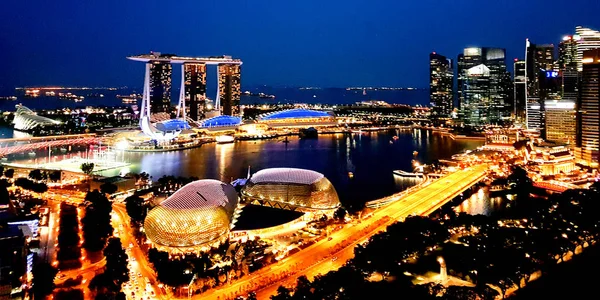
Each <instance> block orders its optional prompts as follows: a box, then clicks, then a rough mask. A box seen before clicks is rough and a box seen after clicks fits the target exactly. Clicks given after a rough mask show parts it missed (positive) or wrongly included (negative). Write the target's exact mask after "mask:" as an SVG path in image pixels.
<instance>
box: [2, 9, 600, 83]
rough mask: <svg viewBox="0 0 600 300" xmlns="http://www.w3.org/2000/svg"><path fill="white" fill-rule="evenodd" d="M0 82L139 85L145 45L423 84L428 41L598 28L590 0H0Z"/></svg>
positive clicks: (316, 77)
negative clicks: (137, 57) (137, 59)
mask: <svg viewBox="0 0 600 300" xmlns="http://www.w3.org/2000/svg"><path fill="white" fill-rule="evenodd" d="M170 3H177V4H170ZM0 11H1V12H2V13H1V14H0V15H1V17H0V54H1V55H2V59H0V89H2V88H12V87H13V86H15V85H16V86H23V85H29V86H31V85H73V86H81V85H87V86H120V85H129V86H140V85H141V83H142V80H143V79H142V72H143V66H142V65H141V64H140V63H136V62H132V61H128V60H126V59H125V56H127V55H132V54H140V53H146V52H149V51H151V50H153V51H160V52H169V53H177V54H180V55H199V56H200V55H222V54H228V55H232V56H234V57H239V58H241V59H242V60H243V61H244V66H243V75H242V83H243V85H245V86H249V85H257V84H267V85H292V86H364V85H373V86H417V87H426V86H427V85H428V53H429V52H431V51H437V52H438V53H441V54H444V55H446V56H450V57H452V58H456V55H457V54H458V53H459V52H460V51H461V49H462V48H464V47H466V46H494V47H504V48H507V51H508V57H509V59H512V58H514V57H522V56H523V53H524V43H525V42H524V40H525V38H529V39H530V40H532V42H534V43H555V44H557V43H558V41H559V40H560V38H561V36H562V35H564V34H569V33H572V32H573V31H574V28H575V26H576V25H584V26H589V27H592V28H597V29H600V18H599V15H598V12H599V11H600V1H598V0H526V1H525V0H523V1H519V0H497V1H482V0H478V1H472V0H447V1H443V0H418V1H399V0H344V1H333V0H327V1H326V0H304V1H298V0H253V1H237V0H229V1H210V0H202V1H198V0H190V1H164V0H162V1H155V0H145V1H130V0H104V1H85V0H58V1H47V0H2V1H1V4H0Z"/></svg>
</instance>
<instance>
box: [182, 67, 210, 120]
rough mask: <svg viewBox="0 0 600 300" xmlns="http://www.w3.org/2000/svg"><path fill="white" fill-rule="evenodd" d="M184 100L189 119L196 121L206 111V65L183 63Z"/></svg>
mask: <svg viewBox="0 0 600 300" xmlns="http://www.w3.org/2000/svg"><path fill="white" fill-rule="evenodd" d="M183 68H184V80H185V100H186V104H187V106H188V114H189V117H190V118H191V119H192V120H194V121H198V120H200V119H203V118H204V112H205V111H206V64H204V63H184V64H183Z"/></svg>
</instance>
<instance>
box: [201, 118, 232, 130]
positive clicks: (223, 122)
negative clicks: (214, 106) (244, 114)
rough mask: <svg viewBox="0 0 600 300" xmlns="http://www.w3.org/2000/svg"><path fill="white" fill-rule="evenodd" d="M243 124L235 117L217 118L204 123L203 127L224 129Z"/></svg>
mask: <svg viewBox="0 0 600 300" xmlns="http://www.w3.org/2000/svg"><path fill="white" fill-rule="evenodd" d="M241 123H242V119H241V118H239V117H234V116H225V115H224V116H216V117H213V118H210V119H206V120H204V121H202V127H203V128H207V127H224V126H237V125H240V124H241Z"/></svg>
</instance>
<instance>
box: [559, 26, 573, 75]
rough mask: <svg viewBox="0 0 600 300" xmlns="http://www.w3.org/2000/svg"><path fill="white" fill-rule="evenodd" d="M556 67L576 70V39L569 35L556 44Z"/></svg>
mask: <svg viewBox="0 0 600 300" xmlns="http://www.w3.org/2000/svg"><path fill="white" fill-rule="evenodd" d="M558 69H559V70H561V71H562V70H577V41H576V40H575V39H574V38H573V37H572V36H570V35H567V36H564V37H563V40H562V41H561V42H560V44H559V45H558Z"/></svg>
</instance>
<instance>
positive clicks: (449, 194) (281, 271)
mask: <svg viewBox="0 0 600 300" xmlns="http://www.w3.org/2000/svg"><path fill="white" fill-rule="evenodd" d="M487 169H488V167H487V165H477V166H472V167H469V168H466V169H464V170H459V171H457V172H454V173H452V174H449V175H447V176H445V177H443V178H441V179H438V180H436V181H434V182H432V183H430V184H428V185H424V186H422V187H421V188H418V189H414V190H412V192H411V193H409V194H402V195H403V197H401V196H400V193H399V194H396V195H394V196H398V197H399V198H398V199H397V201H394V202H392V203H390V204H388V205H385V206H383V207H381V208H380V209H377V210H376V211H374V212H373V213H372V215H371V216H370V217H368V218H366V219H363V220H361V221H360V222H353V223H351V224H347V225H346V226H345V227H344V228H342V229H340V230H338V231H336V232H333V233H332V234H330V235H329V238H327V239H321V240H319V241H317V242H316V243H314V244H313V245H311V246H309V247H307V248H306V249H304V250H302V251H300V252H298V253H296V254H293V255H290V256H288V257H286V258H284V259H282V260H280V261H278V262H276V263H274V264H272V265H270V266H269V267H267V268H263V269H260V270H258V271H256V272H254V273H252V274H250V275H248V276H245V277H243V278H242V279H240V280H237V281H235V282H232V283H231V284H229V285H225V286H221V287H218V288H215V289H212V290H209V291H207V292H205V293H203V294H201V295H197V296H194V297H193V298H195V299H199V298H202V299H219V297H220V298H223V297H231V298H233V297H232V296H234V295H238V294H244V293H247V292H249V291H253V290H254V291H257V296H258V298H259V299H268V297H269V296H270V295H272V294H274V293H275V292H276V290H277V288H278V287H279V286H280V285H293V284H295V282H296V278H297V277H298V276H301V275H306V276H307V277H308V278H309V279H312V278H314V276H316V275H319V274H324V273H327V272H329V271H332V270H337V269H339V268H340V267H341V266H342V265H344V264H345V263H346V261H347V260H349V259H350V258H352V257H353V256H354V247H355V246H356V245H357V244H359V243H363V242H365V241H367V240H368V238H369V237H371V236H372V235H374V234H376V233H378V232H380V231H383V230H385V229H386V228H387V226H389V225H391V224H392V223H394V222H397V221H401V220H403V219H404V218H406V217H408V216H410V215H428V214H430V213H431V212H432V211H434V210H435V209H437V208H439V207H441V206H442V205H444V204H445V203H447V202H448V201H450V200H452V199H454V198H455V197H456V196H457V195H460V193H462V192H463V191H464V190H466V189H467V188H469V187H470V186H471V185H473V184H474V183H476V182H478V181H479V180H481V179H483V178H484V177H485V174H486V171H487ZM394 196H392V197H394ZM332 257H337V259H335V260H332V259H330V258H332ZM266 278H279V279H274V280H271V281H266Z"/></svg>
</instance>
